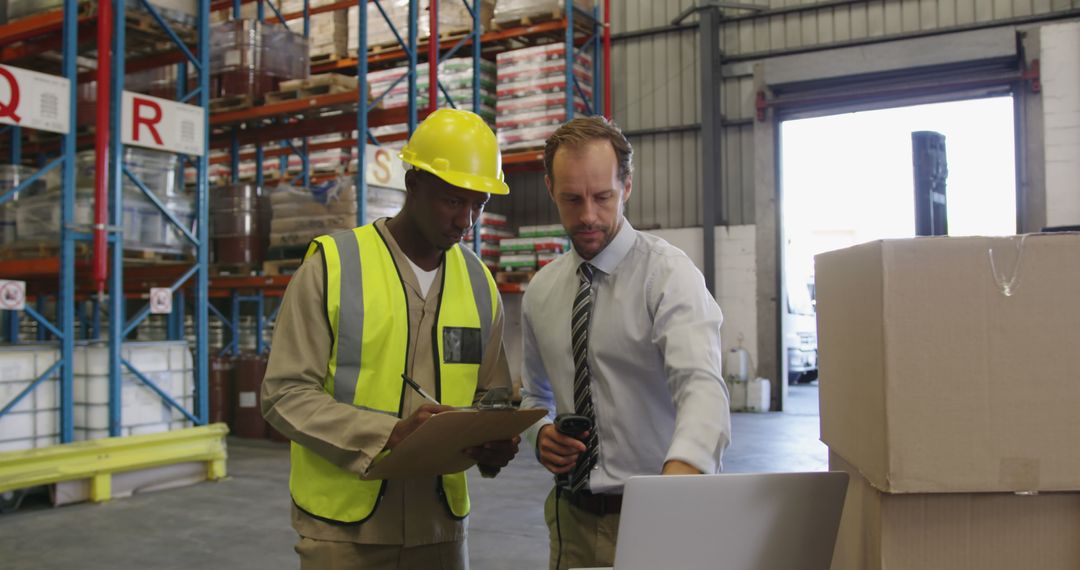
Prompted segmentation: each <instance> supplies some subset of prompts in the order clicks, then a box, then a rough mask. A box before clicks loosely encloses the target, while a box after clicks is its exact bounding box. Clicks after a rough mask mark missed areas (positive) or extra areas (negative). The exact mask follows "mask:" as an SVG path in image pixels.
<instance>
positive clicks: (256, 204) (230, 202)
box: [210, 183, 270, 266]
mask: <svg viewBox="0 0 1080 570" xmlns="http://www.w3.org/2000/svg"><path fill="white" fill-rule="evenodd" d="M210 204H211V206H210V235H211V237H212V238H213V244H214V261H215V263H218V264H220V265H252V266H254V265H259V264H261V263H262V261H263V257H264V254H265V251H266V244H267V241H268V239H269V234H270V224H269V213H270V208H269V204H267V203H266V200H265V198H264V197H263V195H262V191H261V189H260V188H259V187H258V186H255V185H254V184H247V183H237V184H230V185H228V186H219V187H216V188H214V189H213V190H212V191H211V198H210Z"/></svg>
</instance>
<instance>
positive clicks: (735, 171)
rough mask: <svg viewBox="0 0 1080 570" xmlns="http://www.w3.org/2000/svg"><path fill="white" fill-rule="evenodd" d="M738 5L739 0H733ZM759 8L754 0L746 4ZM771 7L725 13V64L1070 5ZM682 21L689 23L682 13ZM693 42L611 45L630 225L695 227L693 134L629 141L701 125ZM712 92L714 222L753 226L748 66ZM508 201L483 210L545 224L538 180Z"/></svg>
mask: <svg viewBox="0 0 1080 570" xmlns="http://www.w3.org/2000/svg"><path fill="white" fill-rule="evenodd" d="M744 1H749V0H744ZM754 1H756V2H757V3H759V4H763V5H764V4H766V2H765V0H754ZM696 2H697V0H668V1H658V0H612V1H611V8H612V32H613V33H614V34H620V33H625V32H631V31H637V30H643V29H648V28H654V27H660V26H665V25H667V24H669V23H670V22H671V20H672V19H673V18H675V17H676V16H677V15H678V14H679V13H680V12H681V11H682V10H683V9H685V8H687V7H689V6H692V5H694V4H695V3H696ZM767 4H768V5H769V7H770V11H769V12H768V13H766V14H762V15H758V16H748V15H747V14H748V13H747V12H745V11H727V12H725V16H726V17H727V20H726V21H725V23H723V24H722V25H721V28H720V38H721V39H720V42H721V50H722V52H723V54H724V58H725V61H726V62H727V61H734V62H743V63H752V62H753V61H754V60H757V59H761V58H763V57H768V56H771V55H777V54H782V53H791V52H793V51H798V50H802V49H813V48H815V47H817V48H821V47H825V46H841V45H844V44H845V43H849V42H857V41H864V40H867V39H894V38H895V39H899V38H902V37H906V36H911V35H918V34H924V33H927V32H931V31H934V30H940V31H946V30H945V29H953V28H955V29H965V28H969V27H971V26H977V25H985V24H987V23H992V22H1000V23H1003V24H1004V23H1024V22H1026V21H1031V20H1033V19H1037V18H1044V17H1049V16H1053V15H1055V14H1057V15H1076V12H1077V10H1080V0H869V1H867V0H854V1H849V0H832V1H826V2H803V1H799V0H769V1H768V2H767ZM687 21H688V22H694V21H696V18H695V17H691V18H689V19H688V20H687ZM698 55H699V54H698V34H697V31H696V30H686V31H677V32H672V33H667V34H663V35H652V36H646V37H639V38H630V39H625V40H619V41H616V42H615V43H614V44H613V48H612V60H613V67H612V81H613V105H614V109H613V113H614V118H615V120H616V122H618V124H619V125H620V126H621V127H622V128H623V129H624V130H625V131H627V132H628V133H631V135H632V136H631V142H632V143H633V145H634V148H635V151H636V159H635V165H634V166H635V169H636V173H635V175H634V194H633V197H632V199H631V202H630V208H629V217H630V219H631V221H632V222H633V223H634V224H635V225H636V226H639V227H657V226H659V227H664V228H675V227H686V226H695V225H700V223H701V222H700V220H701V215H700V206H701V167H700V146H699V145H700V140H701V137H700V133H698V132H697V131H688V132H680V133H668V134H640V135H634V134H633V133H634V132H635V131H641V130H644V129H663V128H665V127H679V126H685V125H692V124H697V123H698V122H699V121H700V104H699V97H700V94H699V86H698V77H699V75H700V72H699V62H698ZM726 69H728V70H729V71H730V70H739V71H737V72H729V74H728V76H726V77H725V80H724V83H723V89H722V94H721V96H722V103H723V114H724V120H725V123H726V125H727V126H726V127H725V131H724V134H723V137H722V138H721V151H720V155H721V156H719V157H717V158H718V159H719V160H720V165H721V167H720V168H721V171H720V183H721V186H722V187H721V189H720V191H721V193H722V194H721V196H722V199H721V200H720V204H719V207H720V208H721V211H720V219H721V220H722V223H724V224H727V225H741V224H752V223H754V207H753V203H754V189H753V165H754V147H753V122H752V121H753V117H754V89H753V80H752V78H751V77H750V75H749V72H750V66H749V65H737V66H728V67H727V68H726ZM510 182H511V187H512V189H513V193H512V195H511V198H510V199H509V200H505V201H504V200H499V201H496V202H495V203H494V204H493V209H494V210H495V211H499V212H503V213H507V214H509V215H511V216H512V217H513V220H514V221H515V223H517V224H519V225H524V224H534V223H554V222H556V221H557V218H556V216H555V214H554V209H553V208H552V207H551V206H550V204H549V200H548V199H547V195H546V191H545V190H544V185H543V175H542V174H535V173H529V174H514V175H511V180H510Z"/></svg>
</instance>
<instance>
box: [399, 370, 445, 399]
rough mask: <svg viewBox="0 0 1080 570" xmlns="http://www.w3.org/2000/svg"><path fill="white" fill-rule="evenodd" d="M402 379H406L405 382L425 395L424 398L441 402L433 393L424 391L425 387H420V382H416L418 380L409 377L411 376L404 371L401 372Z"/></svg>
mask: <svg viewBox="0 0 1080 570" xmlns="http://www.w3.org/2000/svg"><path fill="white" fill-rule="evenodd" d="M401 379H402V380H404V381H405V383H406V384H408V385H409V386H412V389H413V390H416V392H417V393H418V394H420V395H421V396H423V397H424V399H426V400H428V401H430V402H431V403H433V404H439V401H438V400H436V399H435V398H432V397H431V394H428V393H427V392H426V391H424V389H423V388H421V387H420V384H417V383H416V380H413V379H412V378H409V376H408V375H406V374H405V373H404V372H402V373H401ZM439 405H440V406H441V405H442V404H439Z"/></svg>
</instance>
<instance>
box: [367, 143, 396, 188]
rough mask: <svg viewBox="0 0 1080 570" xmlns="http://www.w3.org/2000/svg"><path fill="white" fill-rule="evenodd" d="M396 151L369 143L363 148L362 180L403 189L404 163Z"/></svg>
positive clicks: (376, 184)
mask: <svg viewBox="0 0 1080 570" xmlns="http://www.w3.org/2000/svg"><path fill="white" fill-rule="evenodd" d="M397 155H398V151H397V150H395V149H393V148H390V147H385V146H378V145H373V144H369V145H367V148H366V149H365V150H364V180H366V181H367V183H368V184H369V185H371V186H381V187H383V188H394V189H396V190H405V164H404V163H403V162H402V161H401V159H400V158H398V156H397Z"/></svg>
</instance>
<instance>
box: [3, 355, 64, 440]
mask: <svg viewBox="0 0 1080 570" xmlns="http://www.w3.org/2000/svg"><path fill="white" fill-rule="evenodd" d="M59 357H60V353H59V351H58V350H57V349H56V347H54V346H48V345H23V346H5V347H3V348H0V408H4V407H5V406H7V405H8V404H9V403H10V402H11V401H12V400H14V399H15V397H16V396H18V395H19V394H21V393H22V392H23V391H24V390H26V389H27V388H28V387H30V385H31V384H32V383H33V382H34V380H36V379H37V378H38V377H39V376H40V375H42V374H44V373H45V371H46V370H48V369H49V367H50V366H52V365H53V364H55V363H56V360H57V359H58V358H59ZM59 383H60V382H59V379H58V377H57V376H55V375H54V376H53V377H52V378H50V379H47V380H43V381H42V382H41V383H40V384H38V385H37V387H36V388H35V389H34V390H33V391H32V392H30V393H29V394H28V395H27V396H26V397H24V398H23V399H22V400H21V401H20V402H19V403H18V405H16V406H15V407H14V408H12V409H11V410H9V411H8V412H7V413H6V414H4V415H3V416H0V451H15V450H20V449H33V448H37V447H47V446H50V445H55V444H57V443H60V387H59Z"/></svg>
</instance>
